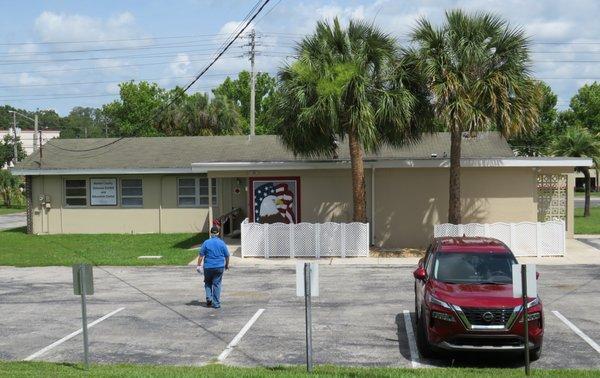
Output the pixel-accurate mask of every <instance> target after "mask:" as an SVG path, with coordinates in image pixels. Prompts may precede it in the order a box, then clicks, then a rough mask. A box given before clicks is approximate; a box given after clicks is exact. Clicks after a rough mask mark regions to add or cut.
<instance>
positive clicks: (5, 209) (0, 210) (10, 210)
mask: <svg viewBox="0 0 600 378" xmlns="http://www.w3.org/2000/svg"><path fill="white" fill-rule="evenodd" d="M25 211H27V209H26V208H24V207H4V206H2V207H0V215H6V214H14V213H23V212H25Z"/></svg>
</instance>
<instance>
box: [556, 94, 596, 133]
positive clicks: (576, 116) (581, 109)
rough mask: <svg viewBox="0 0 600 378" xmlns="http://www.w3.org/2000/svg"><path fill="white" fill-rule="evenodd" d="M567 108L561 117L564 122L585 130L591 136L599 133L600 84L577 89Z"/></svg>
mask: <svg viewBox="0 0 600 378" xmlns="http://www.w3.org/2000/svg"><path fill="white" fill-rule="evenodd" d="M569 107H570V109H569V110H567V111H565V115H564V116H563V117H564V118H565V121H566V122H568V123H569V124H570V125H571V126H575V125H578V126H581V127H584V128H587V129H589V130H590V131H591V132H592V134H598V133H600V83H597V82H594V83H592V84H585V85H584V86H583V87H581V88H579V90H578V91H577V94H576V95H575V96H573V98H571V102H570V105H569Z"/></svg>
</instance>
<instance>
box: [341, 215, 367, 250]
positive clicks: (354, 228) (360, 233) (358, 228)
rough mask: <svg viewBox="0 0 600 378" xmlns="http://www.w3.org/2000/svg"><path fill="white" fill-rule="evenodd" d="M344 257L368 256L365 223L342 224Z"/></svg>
mask: <svg viewBox="0 0 600 378" xmlns="http://www.w3.org/2000/svg"><path fill="white" fill-rule="evenodd" d="M344 228H345V230H344V235H345V245H344V247H345V250H346V257H350V256H352V257H358V256H368V254H369V225H368V224H366V223H357V222H355V223H348V224H345V225H344Z"/></svg>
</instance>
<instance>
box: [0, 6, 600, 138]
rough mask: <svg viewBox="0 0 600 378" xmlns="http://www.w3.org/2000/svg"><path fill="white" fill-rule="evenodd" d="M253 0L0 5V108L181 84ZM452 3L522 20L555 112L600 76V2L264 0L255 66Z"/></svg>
mask: <svg viewBox="0 0 600 378" xmlns="http://www.w3.org/2000/svg"><path fill="white" fill-rule="evenodd" d="M255 3H256V1H254V0H252V1H236V0H221V1H213V0H206V1H201V0H178V1H156V0H155V1H150V0H147V1H141V0H140V1H25V0H21V1H2V9H3V10H4V12H2V13H3V22H2V23H1V24H0V56H2V57H3V58H4V59H0V104H11V105H13V106H17V107H21V108H27V109H32V110H33V109H36V108H40V109H48V108H52V109H56V110H57V111H58V112H59V113H60V114H62V115H65V114H67V113H68V112H69V111H70V109H71V108H72V107H73V106H78V105H79V106H101V105H102V104H104V103H107V102H110V101H112V100H113V99H115V98H117V95H116V94H117V93H118V86H117V84H118V83H119V82H121V81H126V80H131V79H134V80H145V79H146V80H147V79H151V80H152V81H156V82H158V83H159V84H161V85H163V86H165V87H173V86H174V85H177V84H179V85H184V84H186V83H187V82H189V81H190V80H191V77H192V76H193V75H194V74H196V73H197V72H199V71H200V70H201V69H202V67H203V66H204V65H205V64H206V62H207V60H208V59H209V58H210V56H211V54H212V53H213V52H214V51H215V50H216V49H217V48H218V47H219V45H220V43H222V41H223V39H224V38H225V37H226V36H227V35H228V34H229V33H231V31H232V30H234V29H235V27H236V26H237V25H238V23H239V22H240V21H241V20H242V19H243V17H244V16H245V15H246V13H247V12H248V11H249V10H250V8H251V7H252V6H253V5H254V4H255ZM451 8H464V9H467V10H473V11H475V10H487V11H492V12H495V13H497V14H499V15H501V16H503V17H504V18H506V19H507V20H508V21H509V22H510V23H511V24H512V25H514V26H520V27H523V28H524V29H525V30H526V31H527V33H528V34H529V35H530V36H531V38H532V40H533V42H534V44H533V46H532V49H533V51H534V53H533V54H532V58H533V61H534V66H533V72H534V74H535V76H537V77H538V78H541V79H543V80H545V81H546V82H548V83H549V84H550V85H551V87H552V88H553V89H554V91H555V92H556V93H557V94H558V95H559V107H560V108H564V107H566V106H567V105H568V101H569V99H570V98H571V96H572V95H573V94H574V93H575V92H576V90H577V88H579V87H580V86H581V85H583V84H584V83H586V82H591V81H593V80H594V79H598V80H599V81H600V65H599V64H598V63H599V62H600V38H599V37H598V36H599V35H600V23H598V22H597V17H598V15H599V14H600V2H597V1H592V0H587V1H576V0H573V1H554V0H546V1H519V0H506V1H483V0H480V1H475V0H462V1H456V0H438V1H410V2H408V1H393V0H378V1H293V0H280V1H279V0H271V3H270V4H269V5H268V6H267V7H266V8H265V11H264V12H263V13H264V14H266V15H265V17H264V18H262V19H261V18H258V19H257V20H259V22H258V23H256V24H255V25H254V27H255V28H256V30H257V32H258V34H259V39H258V45H259V46H258V51H259V52H260V53H259V55H258V57H257V67H258V69H259V70H261V71H268V72H271V73H274V72H276V70H277V67H278V66H280V65H281V64H282V62H283V61H284V59H289V54H290V53H291V50H292V46H293V44H294V41H296V40H298V39H299V38H301V36H302V35H304V34H305V33H308V32H310V31H311V30H312V28H313V27H314V24H315V22H316V21H317V20H319V19H323V18H325V19H331V18H332V17H334V16H336V15H337V16H339V17H341V18H342V19H344V20H348V19H349V18H362V19H367V20H375V22H376V23H377V24H378V25H380V26H381V28H383V29H384V30H386V31H388V32H390V33H392V34H395V35H397V36H398V37H399V38H403V37H405V36H406V33H407V32H408V31H410V29H411V27H412V26H414V23H415V20H416V19H417V18H418V17H423V16H424V17H428V18H430V19H431V20H432V21H434V22H440V21H441V20H442V18H443V13H444V10H446V9H451ZM267 12H268V14H267ZM56 42H60V43H56ZM64 42H69V43H64ZM245 43H247V40H241V41H240V42H239V43H237V44H236V45H234V46H233V47H232V49H231V51H230V52H229V53H228V54H227V55H226V56H225V59H223V60H222V61H220V62H219V63H218V64H217V65H215V66H214V67H213V68H212V69H211V70H210V71H209V72H208V74H207V75H206V77H205V78H202V79H201V80H200V81H199V82H198V83H197V84H196V85H195V86H194V87H193V88H192V91H209V90H210V88H212V87H214V86H215V85H216V84H218V83H219V82H221V81H222V80H223V79H224V78H225V76H227V75H236V74H237V72H239V71H240V70H242V69H248V68H249V62H248V59H247V57H245V56H243V54H244V53H245V52H247V50H248V49H247V47H245V46H243V45H244V44H245ZM90 50H95V51H90ZM0 127H5V125H0Z"/></svg>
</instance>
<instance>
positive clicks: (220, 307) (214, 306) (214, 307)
mask: <svg viewBox="0 0 600 378" xmlns="http://www.w3.org/2000/svg"><path fill="white" fill-rule="evenodd" d="M212 308H221V306H212Z"/></svg>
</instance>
